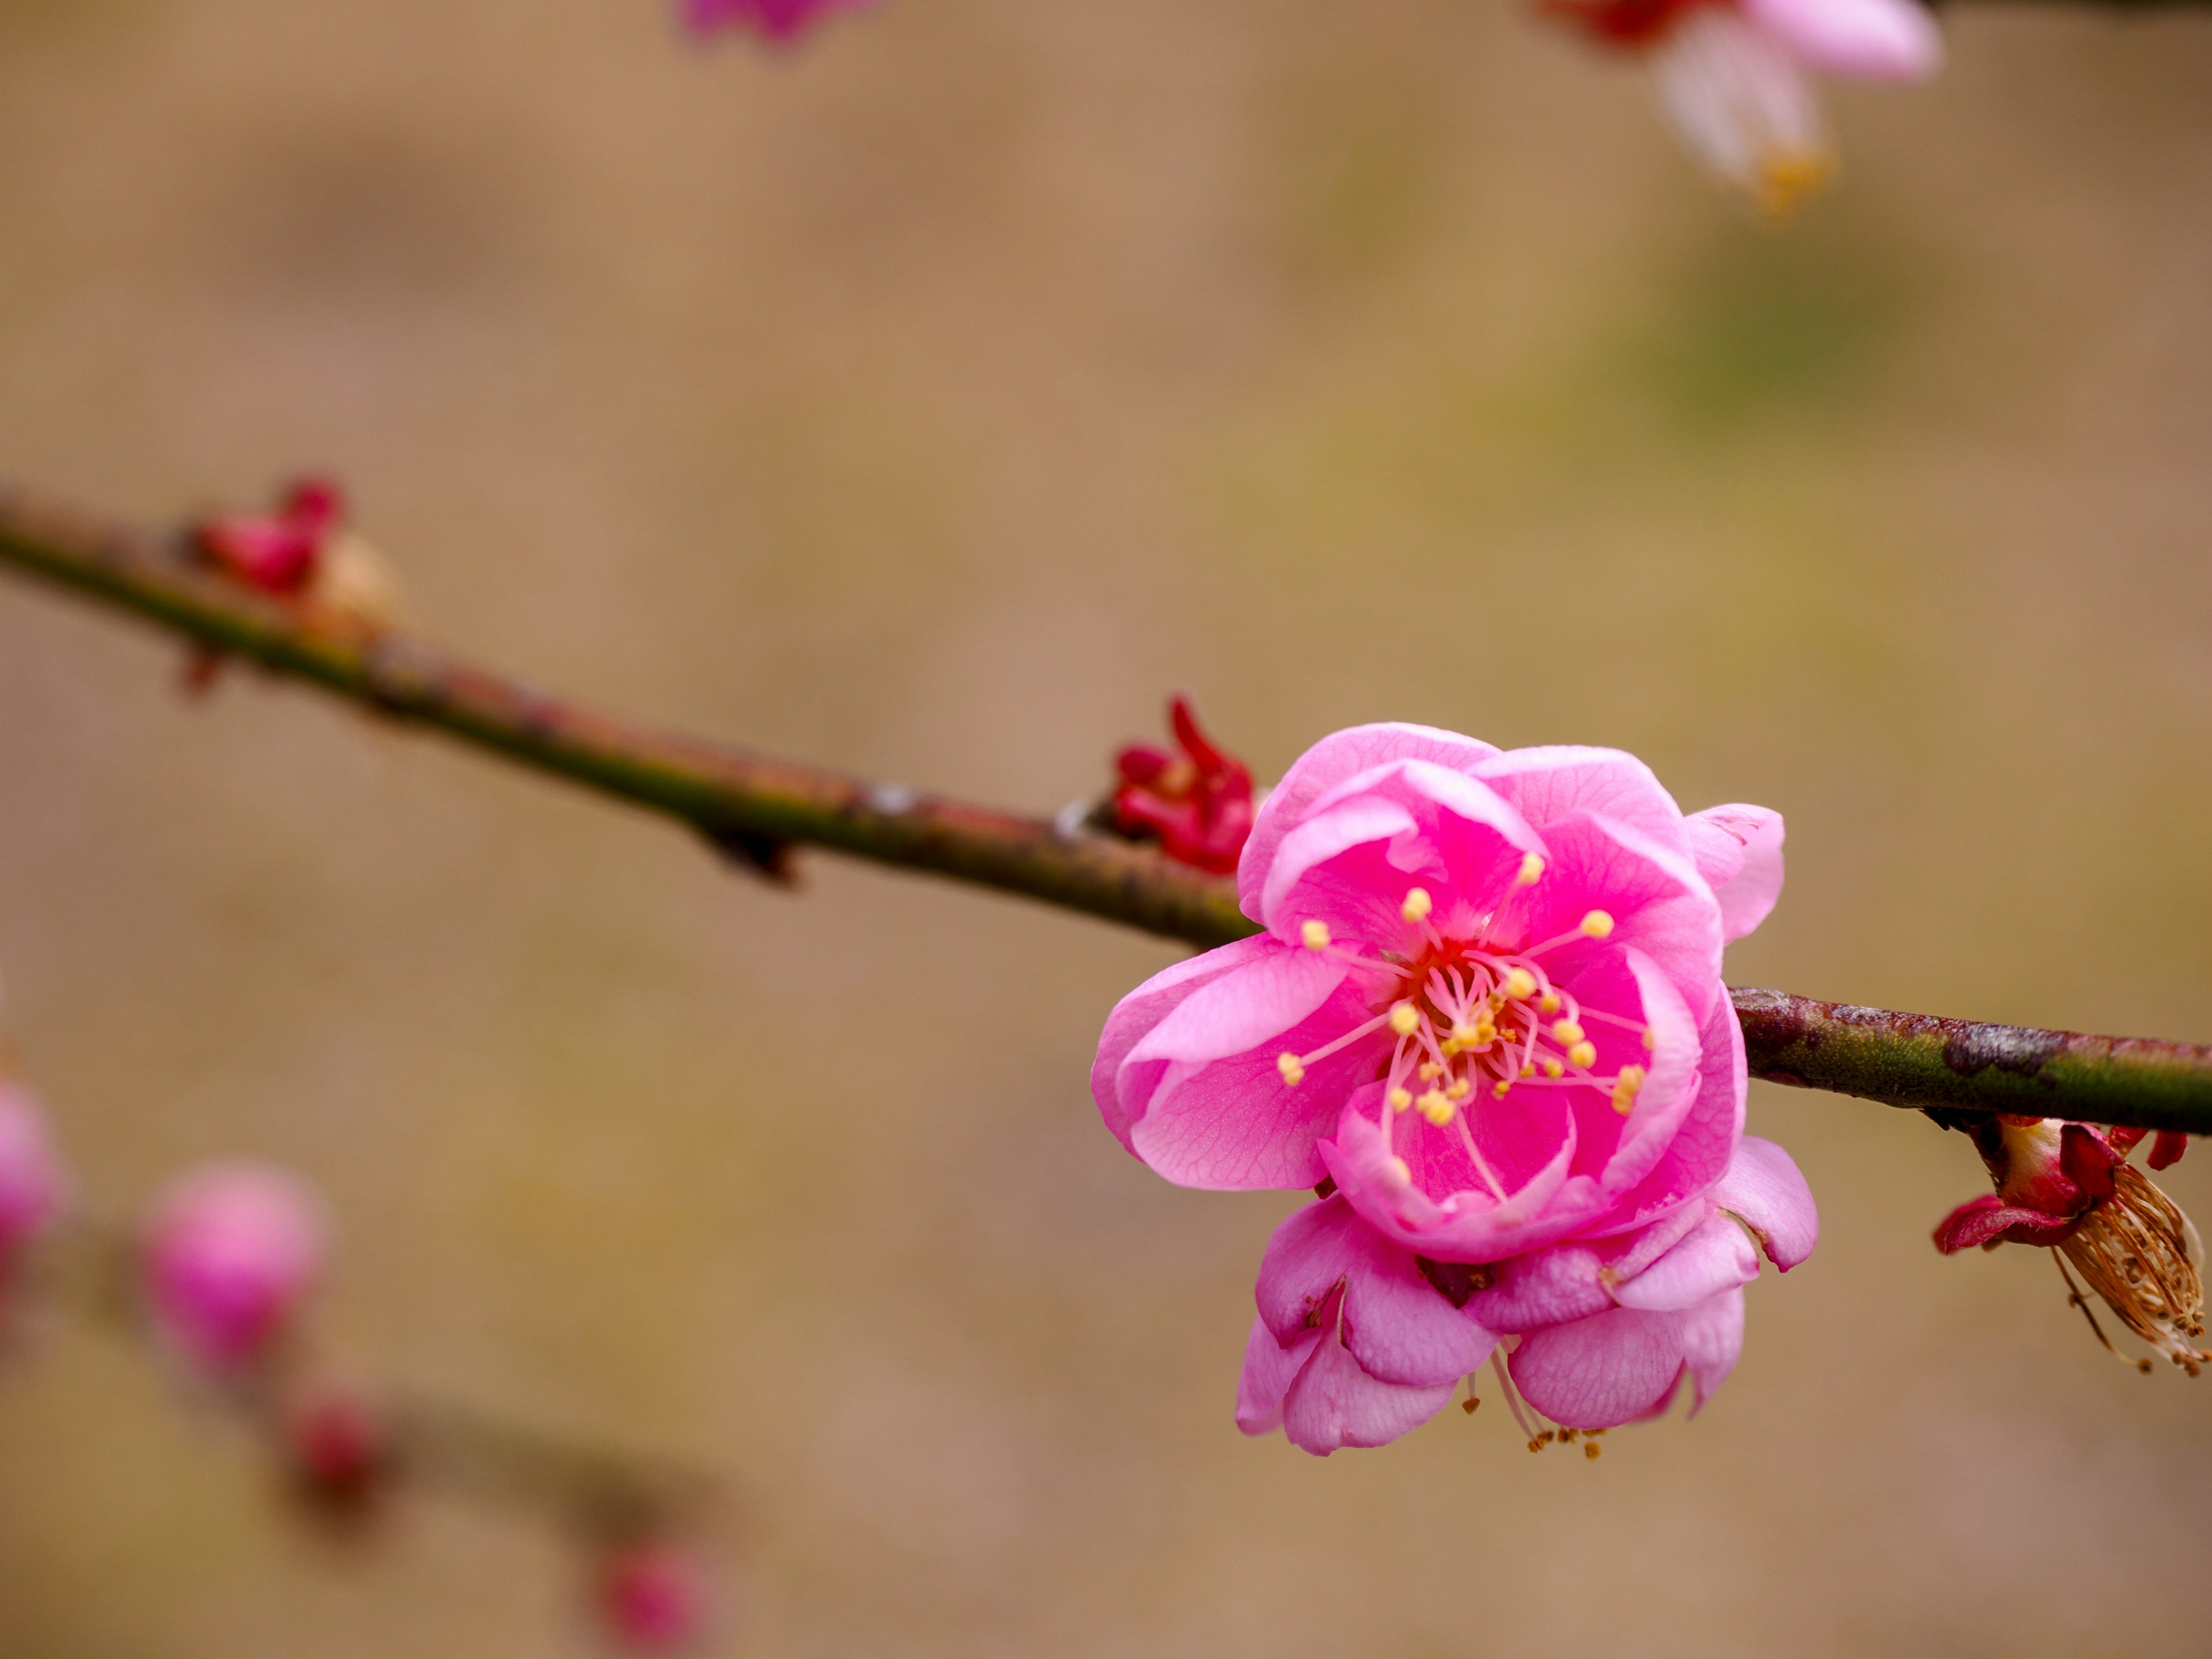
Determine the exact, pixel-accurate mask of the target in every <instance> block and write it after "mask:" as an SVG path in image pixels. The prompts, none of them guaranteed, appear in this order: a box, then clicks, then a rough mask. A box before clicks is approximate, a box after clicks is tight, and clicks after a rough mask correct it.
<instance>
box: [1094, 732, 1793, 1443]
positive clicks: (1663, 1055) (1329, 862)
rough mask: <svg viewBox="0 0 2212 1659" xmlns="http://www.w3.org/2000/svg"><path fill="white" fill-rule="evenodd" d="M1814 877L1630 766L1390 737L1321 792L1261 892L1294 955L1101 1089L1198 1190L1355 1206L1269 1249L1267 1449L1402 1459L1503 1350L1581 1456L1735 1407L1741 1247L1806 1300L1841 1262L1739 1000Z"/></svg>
mask: <svg viewBox="0 0 2212 1659" xmlns="http://www.w3.org/2000/svg"><path fill="white" fill-rule="evenodd" d="M1781 879H1782V823H1781V819H1780V818H1779V817H1778V816H1777V815H1776V814H1774V813H1772V812H1771V811H1766V810H1765V809H1763V808H1759V807H1752V806H1725V807H1716V808H1713V809H1711V811H1706V812H1702V813H1699V814H1697V815H1696V816H1694V817H1684V816H1683V814H1682V812H1681V811H1680V808H1678V807H1677V806H1676V805H1675V804H1674V800H1673V799H1672V798H1671V797H1670V796H1668V793H1666V791H1665V790H1664V789H1663V788H1662V787H1660V785H1659V782H1658V781H1657V780H1656V778H1654V777H1653V776H1652V775H1651V773H1650V770H1649V769H1647V768H1646V767H1644V764H1643V763H1641V762H1639V761H1638V760H1636V759H1635V758H1634V757H1632V756H1628V755H1625V754H1621V753H1620V752H1618V751H1616V750H1601V749H1577V748H1547V749H1529V750H1513V751H1510V752H1501V751H1499V750H1496V749H1494V748H1492V746H1490V745H1489V744H1483V743H1479V742H1476V741H1474V739H1472V738H1463V737H1460V736H1457V735H1456V734H1454V733H1451V732H1439V731H1435V730H1432V729H1430V728H1426V727H1422V726H1363V727H1358V728H1355V729H1353V730H1352V731H1348V732H1339V733H1337V734H1336V735H1335V736H1334V737H1331V738H1326V739H1324V740H1323V741H1322V743H1320V744H1317V745H1316V746H1315V747H1314V748H1313V749H1312V750H1309V751H1308V752H1307V754H1306V755H1305V756H1304V757H1302V758H1301V759H1300V760H1299V761H1298V763H1297V764H1296V765H1295V766H1293V767H1292V768H1291V771H1290V773H1289V775H1287V776H1285V778H1284V780H1283V781H1282V782H1281V783H1280V784H1279V785H1278V786H1277V787H1276V788H1275V790H1274V792H1273V793H1272V794H1271V795H1270V796H1269V797H1268V799H1267V803H1266V805H1264V806H1263V807H1262V808H1261V811H1260V813H1259V816H1258V819H1257V822H1256V823H1255V826H1254V828H1253V831H1252V835H1251V837H1250V839H1249V841H1248V842H1247V843H1246V846H1245V849H1244V854H1243V860H1242V861H1241V863H1240V864H1239V866H1238V870H1237V888H1238V893H1239V897H1240V901H1241V902H1242V904H1243V909H1244V911H1245V914H1246V915H1249V916H1250V917H1252V919H1253V920H1254V921H1257V922H1259V923H1260V924H1261V925H1262V926H1263V927H1265V928H1266V930H1267V931H1266V932H1265V933H1262V934H1261V936H1259V937H1258V938H1255V939H1245V940H1241V941H1239V942H1237V944H1234V945H1225V946H1223V947H1222V948H1220V949H1218V950H1216V951H1209V952H1207V953H1206V954H1205V955H1204V956H1200V957H1195V958H1194V959H1192V960H1190V961H1187V962H1183V963H1178V964H1176V966H1175V967H1173V968H1170V969H1168V970H1167V971H1166V972H1164V973H1162V974H1159V975H1156V976H1155V977H1154V978H1152V980H1151V981H1148V982H1147V983H1146V984H1145V985H1143V986H1140V987H1139V988H1138V989H1137V990H1136V991H1134V992H1133V993H1132V994H1130V995H1129V996H1128V997H1127V998H1125V999H1124V1000H1122V1002H1121V1006H1119V1007H1117V1008H1116V1009H1115V1012H1114V1013H1113V1015H1112V1017H1111V1018H1109V1020H1108V1022H1107V1025H1106V1030H1105V1032H1104V1034H1103V1036H1102V1038H1101V1040H1100V1043H1099V1051H1098V1058H1097V1062H1096V1064H1095V1065H1094V1066H1093V1069H1092V1073H1091V1087H1092V1091H1093V1093H1094V1095H1095V1096H1096V1097H1097V1102H1098V1105H1099V1109H1100V1111H1101V1113H1102V1114H1103V1116H1104V1118H1105V1120H1106V1123H1107V1126H1108V1127H1109V1128H1110V1129H1112V1130H1113V1131H1114V1133H1115V1134H1116V1135H1117V1136H1118V1137H1119V1138H1120V1139H1121V1141H1122V1143H1123V1145H1124V1146H1127V1148H1128V1149H1129V1150H1130V1151H1131V1152H1133V1153H1134V1154H1135V1155H1136V1156H1137V1157H1139V1158H1141V1159H1143V1160H1144V1161H1145V1162H1146V1164H1150V1165H1151V1166H1152V1168H1153V1169H1155V1170H1158V1172H1159V1173H1161V1174H1162V1175H1164V1176H1167V1177H1168V1178H1169V1179H1170V1180H1172V1181H1175V1182H1179V1183H1181V1184H1182V1185H1186V1186H1193V1187H1205V1188H1268V1187H1274V1188H1297V1187H1303V1186H1307V1185H1314V1184H1321V1185H1322V1187H1323V1188H1324V1190H1327V1191H1331V1192H1334V1193H1337V1194H1340V1196H1332V1197H1329V1198H1327V1199H1325V1200H1323V1202H1322V1204H1321V1205H1319V1206H1314V1207H1313V1208H1312V1209H1311V1210H1309V1211H1307V1212H1301V1214H1300V1215H1299V1216H1297V1217H1293V1218H1292V1219H1291V1222H1290V1223H1287V1224H1285V1229H1284V1231H1283V1232H1282V1233H1279V1235H1278V1236H1277V1239H1276V1243H1275V1246H1274V1247H1273V1249H1271V1250H1270V1253H1269V1257H1268V1265H1267V1267H1266V1268H1264V1269H1263V1271H1262V1273H1261V1291H1260V1303H1261V1318H1260V1322H1259V1324H1258V1325H1257V1326H1255V1334H1254V1338H1253V1343H1252V1347H1251V1351H1250V1353H1249V1356H1248V1364H1247V1370H1246V1376H1245V1386H1244V1390H1243V1403H1242V1405H1241V1406H1240V1412H1239V1417H1240V1421H1243V1422H1245V1423H1246V1424H1247V1425H1248V1426H1249V1425H1258V1426H1261V1427H1265V1426H1269V1425H1272V1424H1273V1422H1274V1421H1276V1420H1278V1418H1277V1413H1280V1416H1279V1420H1280V1421H1282V1422H1283V1424H1284V1425H1285V1428H1286V1430H1287V1431H1289V1432H1290V1433H1291V1437H1292V1438H1293V1439H1294V1440H1296V1441H1297V1443H1299V1444H1301V1445H1306V1446H1308V1447H1309V1449H1315V1450H1322V1451H1325V1450H1328V1449H1333V1448H1334V1446H1336V1445H1368V1444H1376V1443H1380V1441H1381V1440H1384V1439H1389V1438H1390V1437H1393V1436H1395V1435H1396V1434H1398V1433H1402V1432H1404V1431H1405V1429H1406V1428H1407V1427H1410V1426H1412V1425H1413V1423H1415V1422H1419V1421H1421V1420H1425V1419H1426V1418H1427V1417H1428V1416H1429V1415H1431V1414H1432V1413H1434V1412H1435V1411H1436V1410H1437V1408H1438V1407H1440V1406H1441V1405H1442V1403H1443V1401H1444V1400H1445V1399H1446V1398H1448V1397H1449V1394H1450V1392H1451V1387H1452V1384H1453V1383H1455V1381H1456V1380H1457V1378H1458V1377H1459V1376H1463V1375H1465V1374H1466V1373H1467V1372H1468V1370H1472V1369H1473V1366H1474V1364H1475V1363H1476V1362H1478V1361H1479V1360H1480V1358H1481V1357H1482V1354H1483V1353H1486V1352H1489V1351H1490V1347H1491V1339H1492V1337H1493V1336H1495V1335H1498V1334H1510V1335H1513V1336H1514V1337H1516V1339H1517V1341H1516V1347H1515V1352H1514V1355H1513V1360H1512V1371H1513V1375H1514V1376H1515V1378H1516V1381H1517V1382H1520V1383H1521V1384H1522V1389H1524V1391H1525V1392H1526V1393H1527V1394H1528V1396H1529V1399H1530V1401H1532V1403H1534V1404H1535V1405H1536V1406H1538V1407H1540V1408H1541V1409H1542V1410H1544V1411H1545V1412H1547V1413H1551V1414H1553V1415H1554V1416H1555V1417H1556V1418H1557V1420H1559V1422H1561V1423H1563V1424H1567V1425H1573V1426H1577V1427H1583V1426H1588V1427H1595V1426H1602V1425H1606V1424H1609V1423H1613V1422H1620V1421H1626V1420H1627V1419H1630V1418H1632V1417H1637V1416H1641V1415H1644V1414H1645V1413H1648V1412H1650V1411H1651V1410H1654V1409H1656V1408H1658V1407H1660V1406H1662V1405H1663V1404H1664V1402H1665V1400H1666V1399H1667V1398H1668V1397H1669V1396H1670V1395H1671V1394H1672V1393H1673V1391H1674V1385H1675V1383H1676V1382H1677V1381H1678V1379H1679V1378H1680V1376H1683V1375H1685V1374H1687V1375H1689V1376H1692V1377H1693V1378H1694V1379H1695V1380H1696V1383H1697V1385H1698V1391H1699V1398H1700V1399H1702V1398H1703V1397H1704V1395H1707V1394H1709V1393H1710V1392H1711V1389H1712V1388H1713V1387H1714V1386H1716V1385H1717V1383H1718V1382H1719V1380H1720V1378H1721V1377H1722V1376H1725V1375H1726V1372H1727V1370H1728V1367H1729V1365H1731V1364H1733V1363H1734V1360H1735V1352H1736V1350H1737V1347H1738V1346H1740V1343H1741V1297H1740V1286H1741V1285H1742V1284H1743V1283H1744V1282H1745V1281H1746V1280H1747V1279H1749V1278H1751V1277H1752V1276H1753V1275H1754V1274H1755V1273H1756V1270H1757V1262H1756V1258H1755V1256H1754V1255H1753V1254H1752V1251H1751V1248H1750V1246H1749V1244H1748V1243H1747V1242H1746V1241H1744V1239H1743V1238H1742V1236H1741V1233H1739V1232H1737V1231H1735V1225H1734V1223H1732V1222H1723V1221H1721V1220H1719V1219H1718V1218H1719V1217H1720V1216H1721V1215H1722V1214H1723V1212H1725V1213H1728V1214H1732V1215H1735V1216H1736V1217H1738V1218H1741V1220H1742V1221H1743V1222H1744V1223H1745V1224H1746V1225H1748V1226H1750V1227H1751V1228H1753V1231H1755V1232H1757V1233H1759V1235H1760V1236H1761V1237H1762V1239H1763V1240H1764V1241H1765V1243H1766V1246H1767V1253H1768V1255H1770V1256H1771V1258H1772V1259H1773V1260H1774V1261H1776V1263H1777V1264H1778V1265H1779V1266H1781V1267H1784V1268H1785V1269H1786V1268H1787V1267H1792V1266H1794V1265H1796V1262H1798V1261H1802V1260H1803V1259H1804V1257H1805V1255H1807V1254H1808V1253H1809V1252H1810V1250H1811V1249H1812V1247H1813V1243H1814V1238H1815V1237H1816V1236H1817V1231H1818V1222H1817V1219H1816V1217H1815V1213H1814V1206H1813V1202H1812V1198H1811V1194H1809V1193H1808V1192H1807V1191H1806V1189H1805V1185H1804V1182H1803V1179H1802V1176H1799V1175H1798V1174H1797V1171H1796V1168H1795V1166H1794V1165H1792V1164H1790V1159H1789V1158H1788V1155H1787V1154H1786V1153H1784V1152H1782V1151H1781V1149H1780V1148H1778V1147H1775V1146H1771V1145H1770V1144H1769V1143H1766V1142H1764V1141H1747V1140H1745V1139H1743V1110H1744V1099H1745V1092H1746V1078H1745V1069H1744V1057H1743V1039H1742V1033H1741V1028H1740V1027H1739V1026H1738V1024H1737V1023H1736V1019H1735V1012H1734V1010H1733V1008H1732V1007H1731V1006H1730V1004H1729V1000H1728V997H1727V994H1726V991H1725V987H1723V985H1722V982H1721V977H1720V959H1721V950H1722V946H1723V943H1724V942H1725V941H1727V940H1728V939H1735V938H1740V937H1741V936H1742V935H1743V934H1744V933H1748V932H1749V931H1750V930H1751V929H1752V928H1753V927H1756V926H1757V925H1758V924H1759V922H1760V921H1763V920H1764V919H1765V915H1766V914H1767V912H1768V911H1769V910H1770V909H1771V908H1772V907H1773V904H1774V902H1775V899H1776V897H1777V896H1778V894H1779V892H1780V889H1781ZM1731 1239H1733V1240H1734V1243H1730V1240H1731ZM1470 1268H1479V1269H1480V1272H1468V1271H1457V1270H1464V1269H1470ZM1639 1286H1640V1288H1638V1287H1639ZM1447 1316H1449V1317H1447ZM1263 1333H1264V1335H1263ZM1270 1342H1272V1343H1273V1345H1274V1347H1275V1350H1276V1352H1273V1353H1270V1352H1268V1344H1269V1343H1270ZM1409 1345H1410V1346H1409ZM1407 1352H1417V1353H1418V1355H1419V1363H1418V1364H1416V1363H1413V1361H1411V1360H1407V1359H1405V1358H1404V1357H1403V1356H1404V1354H1405V1353H1407ZM1392 1355H1396V1356H1399V1358H1389V1356H1392ZM1470 1355H1471V1356H1472V1357H1471V1358H1470ZM1462 1361H1464V1362H1465V1363H1464V1364H1462ZM1455 1367H1456V1369H1454V1368H1455ZM1386 1391H1395V1392H1386Z"/></svg>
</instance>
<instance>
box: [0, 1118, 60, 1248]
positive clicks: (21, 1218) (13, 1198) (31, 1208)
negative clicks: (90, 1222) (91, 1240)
mask: <svg viewBox="0 0 2212 1659" xmlns="http://www.w3.org/2000/svg"><path fill="white" fill-rule="evenodd" d="M65 1186H66V1177H65V1176H64V1174H63V1171H62V1161H61V1157H60V1154H59V1153H58V1152H55V1150H54V1143H53V1139H52V1136H51V1135H50V1134H49V1133H47V1129H46V1113H45V1112H44V1111H43V1110H41V1109H40V1105H39V1103H38V1102H37V1100H35V1099H34V1098H33V1097H32V1096H31V1094H30V1092H29V1091H27V1090H25V1089H23V1088H21V1087H19V1086H18V1085H15V1084H13V1083H10V1082H9V1081H8V1080H7V1079H5V1078H0V1279H4V1276H5V1274H6V1273H7V1271H8V1269H9V1267H10V1266H11V1265H12V1264H13V1263H14V1261H15V1257H16V1256H17V1255H19V1254H20V1253H21V1250H22V1249H23V1247H24V1246H25V1245H27V1244H28V1243H30V1242H31V1241H32V1240H33V1239H34V1238H36V1237H38V1236H39V1234H40V1232H42V1231H45V1229H46V1226H47V1225H48V1224H49V1223H51V1222H52V1220H53V1218H54V1216H55V1214H56V1212H58V1210H59V1209H60V1207H61V1202H62V1195H63V1192H64V1188H65Z"/></svg>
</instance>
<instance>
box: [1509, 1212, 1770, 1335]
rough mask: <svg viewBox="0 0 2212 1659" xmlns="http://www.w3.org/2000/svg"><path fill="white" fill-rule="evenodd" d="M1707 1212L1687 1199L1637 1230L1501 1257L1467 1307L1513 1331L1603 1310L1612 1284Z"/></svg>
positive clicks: (1647, 1262)
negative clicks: (1493, 1275)
mask: <svg viewBox="0 0 2212 1659" xmlns="http://www.w3.org/2000/svg"><path fill="white" fill-rule="evenodd" d="M1709 1213H1710V1212H1709V1211H1708V1209H1707V1208H1706V1206H1703V1205H1686V1206H1683V1207H1682V1208H1680V1210H1679V1211H1677V1212H1675V1213H1674V1214H1672V1215H1668V1216H1664V1217H1662V1218H1659V1219H1658V1220H1656V1221H1654V1222H1652V1223H1651V1224H1650V1225H1648V1226H1646V1227H1644V1229H1643V1230H1642V1231H1639V1232H1637V1233H1633V1234H1625V1235H1622V1236H1620V1237H1614V1238H1607V1239H1603V1240H1600V1241H1596V1242H1595V1243H1592V1242H1586V1241H1580V1240H1574V1241H1570V1242H1568V1243H1563V1244H1555V1245H1553V1246H1552V1247H1551V1248H1549V1249H1542V1250H1534V1251H1531V1252H1529V1253H1528V1255H1518V1256H1515V1257H1513V1258H1512V1259H1511V1260H1510V1261H1502V1262H1500V1263H1498V1276H1497V1282H1496V1284H1495V1285H1493V1286H1492V1288H1491V1289H1489V1290H1487V1291H1477V1292H1475V1294H1474V1297H1472V1298H1471V1299H1470V1300H1469V1301H1468V1304H1467V1312H1468V1316H1470V1317H1472V1318H1473V1319H1474V1321H1475V1322H1477V1323H1478V1324H1480V1325H1481V1326H1483V1327H1484V1328H1486V1329H1488V1330H1493V1331H1516V1332H1528V1331H1534V1330H1541V1329H1542V1328H1544V1327H1545V1326H1547V1325H1564V1324H1565V1323H1567V1322H1569V1321H1570V1320H1576V1319H1586V1318H1588V1317H1589V1316H1590V1315H1592V1314H1594V1313H1602V1312H1604V1311H1605V1310H1607V1308H1610V1307H1612V1306H1613V1305H1614V1303H1613V1287H1614V1286H1616V1285H1620V1284H1622V1283H1623V1282H1625V1281H1626V1280H1630V1279H1634V1278H1636V1277H1637V1275H1638V1274H1639V1273H1643V1272H1644V1270H1645V1269H1646V1268H1648V1267H1650V1266H1651V1265H1652V1264H1653V1263H1654V1262H1655V1261H1658V1260H1659V1259H1660V1258H1661V1257H1662V1256H1664V1255H1666V1254H1667V1253H1668V1251H1669V1250H1671V1249H1674V1247H1675V1246H1676V1245H1677V1244H1679V1243H1681V1242H1682V1240H1683V1239H1684V1238H1685V1237H1688V1235H1690V1234H1691V1233H1692V1232H1694V1231H1696V1230H1697V1229H1698V1228H1699V1226H1700V1225H1703V1223H1704V1222H1705V1219H1706V1218H1707V1216H1708V1214H1709ZM1730 1225H1731V1226H1733V1224H1730ZM1738 1237H1741V1233H1739V1234H1738Z"/></svg>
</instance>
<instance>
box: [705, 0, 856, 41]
mask: <svg viewBox="0 0 2212 1659" xmlns="http://www.w3.org/2000/svg"><path fill="white" fill-rule="evenodd" d="M867 3H868V0H684V27H686V28H688V29H690V31H691V33H694V34H698V35H708V34H713V33H715V31H717V30H719V29H725V28H750V29H751V30H753V31H754V32H755V33H758V34H760V35H761V36H762V37H763V38H764V39H766V40H796V39H798V38H799V35H801V34H803V33H805V32H806V31H807V30H808V29H809V28H811V27H813V26H814V24H815V22H816V21H817V20H819V19H821V18H823V17H826V16H828V15H829V14H830V13H831V12H834V11H849V10H851V9H853V8H854V7H855V6H862V5H866V4H867Z"/></svg>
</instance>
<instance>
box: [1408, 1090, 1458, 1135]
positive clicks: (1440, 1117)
mask: <svg viewBox="0 0 2212 1659" xmlns="http://www.w3.org/2000/svg"><path fill="white" fill-rule="evenodd" d="M1414 1104H1415V1105H1417V1106H1419V1108H1420V1109H1421V1115H1422V1116H1423V1117H1425V1118H1426V1119H1428V1121H1430V1122H1431V1123H1433V1124H1434V1125H1436V1127H1437V1128H1439V1129H1441V1128H1443V1127H1444V1125H1445V1124H1447V1123H1449V1122H1450V1121H1452V1118H1453V1116H1454V1115H1455V1114H1456V1112H1457V1110H1458V1109H1457V1108H1456V1107H1455V1106H1454V1105H1453V1104H1452V1103H1451V1097H1449V1095H1447V1094H1445V1093H1444V1091H1443V1090H1441V1089H1431V1090H1430V1091H1428V1093H1426V1094H1425V1095H1423V1096H1422V1097H1420V1099H1419V1100H1418V1101H1416V1102H1414Z"/></svg>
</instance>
